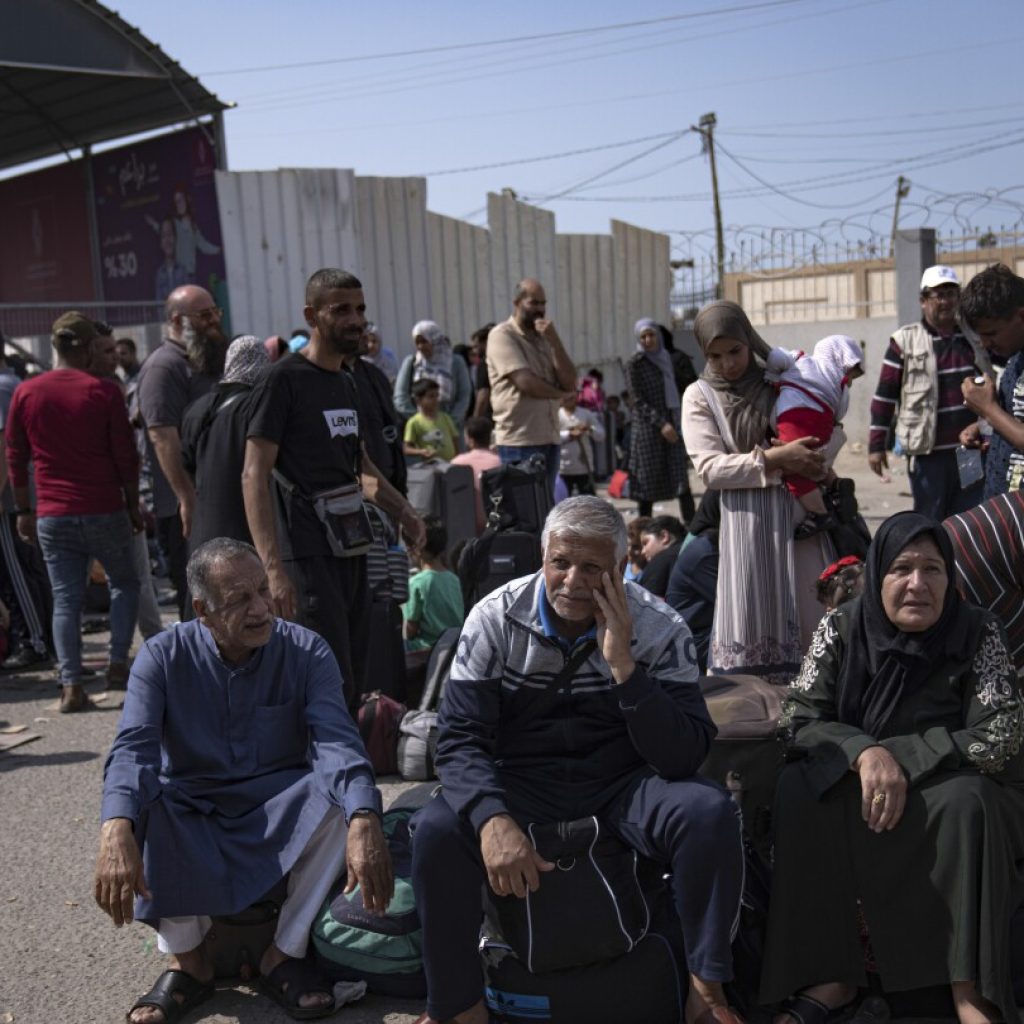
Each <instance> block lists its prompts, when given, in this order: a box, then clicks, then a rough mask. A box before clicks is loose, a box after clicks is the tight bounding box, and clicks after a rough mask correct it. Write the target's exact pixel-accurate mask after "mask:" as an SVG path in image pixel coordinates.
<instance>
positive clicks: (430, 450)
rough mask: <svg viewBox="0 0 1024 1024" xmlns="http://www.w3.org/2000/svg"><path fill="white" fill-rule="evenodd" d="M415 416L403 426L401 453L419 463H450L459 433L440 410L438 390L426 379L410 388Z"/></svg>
mask: <svg viewBox="0 0 1024 1024" xmlns="http://www.w3.org/2000/svg"><path fill="white" fill-rule="evenodd" d="M412 397H413V400H414V401H415V402H416V413H415V415H413V416H410V417H409V420H408V422H407V423H406V424H405V434H404V436H403V440H404V442H405V443H404V445H403V450H404V451H405V454H406V455H412V456H414V457H415V456H418V457H419V458H421V459H444V461H445V462H451V460H452V459H453V458H454V457H455V452H456V451H457V450H458V437H459V435H458V433H457V431H456V430H455V424H454V423H453V422H452V418H451V417H450V416H449V415H448V413H446V412H445V411H444V410H443V409H442V408H441V388H440V387H439V386H438V383H437V381H436V380H430V379H429V378H427V377H424V378H422V379H421V380H418V381H416V383H415V384H413V386H412Z"/></svg>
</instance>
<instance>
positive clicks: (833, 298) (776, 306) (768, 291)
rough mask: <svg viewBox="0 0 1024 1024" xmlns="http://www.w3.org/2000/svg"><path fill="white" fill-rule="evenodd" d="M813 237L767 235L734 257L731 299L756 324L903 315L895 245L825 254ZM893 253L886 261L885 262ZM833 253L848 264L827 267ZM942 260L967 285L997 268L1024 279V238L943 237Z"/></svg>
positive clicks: (879, 241)
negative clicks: (981, 273) (899, 311)
mask: <svg viewBox="0 0 1024 1024" xmlns="http://www.w3.org/2000/svg"><path fill="white" fill-rule="evenodd" d="M812 238H813V235H812V234H811V233H809V232H783V233H780V234H779V235H778V237H773V236H772V235H765V236H764V237H763V238H761V239H756V240H752V241H750V242H749V244H747V245H744V246H742V247H741V251H740V253H739V254H736V253H733V254H732V256H731V257H730V260H729V262H728V265H729V266H730V268H734V269H730V271H729V272H728V273H727V274H726V278H725V288H724V294H725V297H726V298H729V299H733V300H734V301H736V302H739V303H740V305H742V306H743V308H744V309H745V310H746V311H747V314H748V315H749V316H750V319H751V322H752V323H755V324H758V325H761V326H764V325H770V324H799V323H821V322H823V321H837V320H839V321H842V320H860V319H877V318H885V317H890V316H894V315H895V313H896V274H895V269H894V264H893V260H892V259H891V258H890V257H889V256H888V255H887V253H888V239H886V238H876V239H874V240H873V241H869V242H862V243H856V244H854V243H849V244H847V245H844V246H838V245H832V246H822V247H819V246H817V245H815V244H813V243H812V242H811V239H812ZM882 253H885V254H886V255H881V254H882ZM825 254H830V255H831V256H833V257H835V256H838V257H840V258H839V259H833V260H831V261H829V262H824V261H823V259H822V257H823V256H824V255H825ZM936 259H937V260H939V261H941V262H943V263H948V264H949V265H950V266H952V267H953V268H954V269H955V270H956V272H957V274H958V275H959V277H960V280H961V283H963V284H966V283H967V282H968V281H969V280H970V279H971V278H972V277H973V276H974V275H975V274H977V273H978V272H979V271H981V270H983V269H984V268H985V267H987V266H990V265H991V264H993V263H999V262H1001V263H1006V264H1007V265H1008V266H1009V267H1010V269H1011V270H1013V271H1014V272H1015V273H1018V274H1021V273H1024V231H1020V230H1018V229H1016V228H1014V229H1012V230H1008V229H1000V230H999V231H985V232H981V233H978V234H952V233H948V234H945V235H943V234H938V233H937V235H936Z"/></svg>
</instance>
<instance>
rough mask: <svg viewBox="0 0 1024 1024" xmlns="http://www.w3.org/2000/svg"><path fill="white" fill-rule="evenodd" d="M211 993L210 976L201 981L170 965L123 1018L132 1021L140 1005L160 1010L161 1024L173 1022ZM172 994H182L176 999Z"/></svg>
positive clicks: (172, 1023)
mask: <svg viewBox="0 0 1024 1024" xmlns="http://www.w3.org/2000/svg"><path fill="white" fill-rule="evenodd" d="M213 993H214V985H213V979H212V978H211V979H210V980H209V981H200V980H199V979H198V978H194V977H193V976H192V975H191V974H189V973H188V971H179V970H177V969H176V968H173V967H172V968H169V969H168V970H166V971H164V973H163V974H161V975H160V977H159V978H157V979H156V984H155V985H154V986H153V987H152V988H151V989H150V990H149V991H148V992H147V993H146V994H145V995H144V996H141V997H140V998H139V999H136V1000H135V1005H134V1006H132V1008H131V1009H130V1010H129V1011H128V1012H127V1013H126V1014H125V1020H127V1021H131V1017H132V1014H133V1013H134V1012H135V1011H136V1010H139V1009H142V1008H144V1007H145V1008H149V1009H154V1010H159V1011H160V1012H161V1013H162V1014H163V1015H164V1024H174V1022H175V1021H177V1020H181V1018H182V1017H184V1016H185V1014H186V1013H188V1012H190V1011H191V1010H194V1009H195V1008H196V1007H197V1006H199V1005H200V1004H201V1003H205V1002H206V1000H207V999H209V998H210V997H211V996H212V995H213ZM175 995H181V996H182V997H183V998H182V1000H181V1001H180V1002H179V1001H178V1000H177V999H175V998H174V997H175Z"/></svg>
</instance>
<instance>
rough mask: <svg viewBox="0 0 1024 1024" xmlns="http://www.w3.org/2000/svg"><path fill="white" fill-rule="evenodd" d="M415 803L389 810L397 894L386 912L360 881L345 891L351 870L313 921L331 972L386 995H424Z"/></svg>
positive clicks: (318, 949) (318, 948) (316, 942)
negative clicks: (412, 830) (380, 912)
mask: <svg viewBox="0 0 1024 1024" xmlns="http://www.w3.org/2000/svg"><path fill="white" fill-rule="evenodd" d="M414 813H415V809H413V808H409V807H403V808H396V809H394V810H390V811H388V812H387V813H386V814H385V815H384V821H383V824H384V835H385V837H386V838H387V841H388V850H389V852H390V853H391V861H392V864H393V865H394V870H395V895H394V898H393V899H392V900H391V903H390V904H389V905H388V909H387V913H386V914H385V915H384V916H383V917H377V916H376V915H374V914H370V913H369V912H368V911H367V910H366V908H365V907H364V906H363V897H362V893H361V892H360V889H359V887H358V886H356V888H355V890H354V891H353V892H350V893H345V892H344V888H345V876H344V875H342V876H341V877H340V878H339V879H338V881H337V882H335V884H334V886H333V887H332V889H331V891H330V892H329V893H328V895H327V899H326V901H325V902H324V905H323V907H322V908H321V909H320V913H319V914H318V915H317V917H316V919H315V920H314V922H313V930H312V938H313V949H314V952H315V954H316V958H317V961H318V962H319V964H320V966H321V968H322V969H323V970H324V972H325V974H326V975H327V976H328V977H329V978H331V979H332V980H335V981H365V982H366V984H367V987H368V988H369V990H370V991H371V992H377V993H379V994H380V995H389V996H397V997H402V998H409V999H421V998H424V997H425V996H426V994H427V984H426V979H425V978H424V976H423V932H422V930H421V928H420V919H419V915H418V914H417V913H416V899H415V896H414V895H413V891H412V877H411V876H412V840H411V837H410V834H409V819H410V818H411V817H412V816H413V814H414Z"/></svg>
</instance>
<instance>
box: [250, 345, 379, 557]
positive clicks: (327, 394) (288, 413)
mask: <svg viewBox="0 0 1024 1024" xmlns="http://www.w3.org/2000/svg"><path fill="white" fill-rule="evenodd" d="M361 424H362V416H361V412H360V405H359V396H358V394H357V392H356V389H355V385H354V384H353V382H352V378H351V377H350V376H349V375H348V374H347V373H345V372H343V371H341V370H338V371H334V370H325V369H323V368H322V367H319V366H317V365H316V364H315V363H313V362H310V360H308V359H307V358H306V357H305V356H303V355H301V354H300V353H296V354H295V355H291V356H287V357H286V358H284V359H283V360H280V361H279V362H277V363H275V364H274V365H273V366H272V367H271V369H270V372H269V373H268V374H267V376H266V377H265V378H264V380H263V382H262V383H261V384H259V385H257V388H256V392H255V394H254V395H253V398H252V417H251V419H250V420H249V429H248V431H247V434H246V436H247V437H262V438H266V440H268V441H273V442H274V443H275V444H276V445H278V446H279V447H278V452H277V462H276V463H275V468H276V469H277V471H278V472H279V473H280V474H282V475H283V476H284V477H285V478H286V479H287V480H288V481H289V482H290V483H292V484H294V485H295V489H296V491H298V492H299V493H300V494H304V495H307V496H308V495H313V494H316V493H317V492H318V491H326V490H330V489H331V488H334V487H341V486H343V485H344V484H350V483H354V482H357V481H358V479H359V476H358V474H359V453H360V431H361ZM275 494H276V511H277V517H278V531H277V533H278V543H279V544H280V545H281V557H282V558H286V559H296V558H316V557H321V556H330V555H331V549H330V547H329V545H328V543H327V537H326V535H325V533H324V526H323V523H321V522H320V520H319V519H318V518H317V516H316V513H315V512H314V511H313V506H312V504H311V503H310V502H309V501H306V500H303V499H302V498H301V497H299V496H298V495H296V496H295V497H293V499H292V500H291V502H290V512H289V507H288V506H289V502H287V501H286V500H285V496H284V494H283V493H282V491H281V488H280V487H278V486H277V485H276V484H275Z"/></svg>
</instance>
